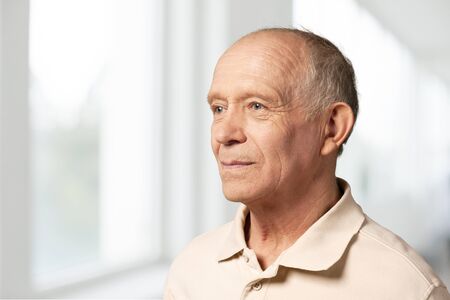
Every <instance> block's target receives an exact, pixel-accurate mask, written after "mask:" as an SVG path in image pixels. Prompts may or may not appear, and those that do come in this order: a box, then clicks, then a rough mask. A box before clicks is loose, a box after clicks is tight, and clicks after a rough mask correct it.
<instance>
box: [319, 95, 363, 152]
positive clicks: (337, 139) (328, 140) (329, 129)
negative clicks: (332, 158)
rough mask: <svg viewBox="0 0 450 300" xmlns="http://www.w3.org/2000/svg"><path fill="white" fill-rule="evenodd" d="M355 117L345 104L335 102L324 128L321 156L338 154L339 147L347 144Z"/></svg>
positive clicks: (329, 111)
mask: <svg viewBox="0 0 450 300" xmlns="http://www.w3.org/2000/svg"><path fill="white" fill-rule="evenodd" d="M354 123H355V117H354V116H353V112H352V109H351V108H350V106H349V105H348V104H347V103H345V102H335V103H333V104H332V105H331V106H330V109H329V110H328V113H327V114H326V119H325V126H324V140H323V145H322V149H321V151H320V154H321V155H324V156H325V155H329V154H332V153H334V152H336V153H337V152H338V150H339V147H340V146H341V145H342V144H343V143H345V141H346V140H347V138H348V136H349V135H350V133H351V131H352V128H353V124H354Z"/></svg>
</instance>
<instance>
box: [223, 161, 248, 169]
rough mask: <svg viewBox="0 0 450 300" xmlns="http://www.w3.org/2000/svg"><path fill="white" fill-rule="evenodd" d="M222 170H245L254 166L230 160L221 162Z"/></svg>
mask: <svg viewBox="0 0 450 300" xmlns="http://www.w3.org/2000/svg"><path fill="white" fill-rule="evenodd" d="M220 163H221V164H222V168H224V169H239V168H245V167H248V166H251V165H253V164H254V162H250V161H238V160H231V161H221V162H220Z"/></svg>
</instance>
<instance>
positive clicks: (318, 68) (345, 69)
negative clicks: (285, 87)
mask: <svg viewBox="0 0 450 300" xmlns="http://www.w3.org/2000/svg"><path fill="white" fill-rule="evenodd" d="M259 32H273V33H276V32H285V33H289V34H293V35H295V36H296V37H298V38H299V39H300V41H302V42H303V43H304V45H305V50H306V55H305V57H302V59H303V61H304V62H305V66H303V68H302V70H304V71H303V74H302V75H303V76H302V78H301V79H302V80H301V82H298V81H295V82H294V83H293V85H294V86H293V87H292V89H293V91H296V92H294V93H295V94H297V96H300V95H301V96H300V97H301V98H303V99H308V101H306V102H304V105H305V111H306V118H307V119H314V118H315V117H317V116H318V115H320V114H321V113H322V112H324V111H325V110H326V108H327V107H328V106H329V105H331V104H332V103H334V102H345V103H347V104H348V105H349V106H350V108H351V109H352V112H353V116H354V118H355V121H356V117H357V116H358V110H359V104H358V93H357V90H356V80H355V72H354V70H353V66H352V63H351V62H350V60H349V59H348V58H347V57H345V56H344V55H343V54H342V52H341V51H340V50H339V49H338V48H337V47H336V46H335V45H334V44H333V43H332V42H330V41H329V40H328V39H326V38H323V37H321V36H319V35H317V34H314V33H313V32H311V31H304V30H299V29H291V28H266V29H261V30H258V31H256V32H254V33H259ZM350 134H351V132H350ZM350 134H349V136H350ZM349 136H348V137H349ZM348 137H347V139H346V140H345V141H344V143H345V142H347V140H348ZM343 150H344V148H343V145H341V146H340V148H339V150H338V155H341V154H342V152H343Z"/></svg>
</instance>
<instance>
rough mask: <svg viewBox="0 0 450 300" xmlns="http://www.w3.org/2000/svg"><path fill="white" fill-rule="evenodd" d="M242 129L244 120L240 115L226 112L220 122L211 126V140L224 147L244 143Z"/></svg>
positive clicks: (245, 137) (244, 137)
mask: <svg viewBox="0 0 450 300" xmlns="http://www.w3.org/2000/svg"><path fill="white" fill-rule="evenodd" d="M243 127H244V120H243V119H242V117H241V116H240V114H239V113H237V112H235V111H228V112H227V113H226V115H225V116H224V117H223V118H222V119H221V120H220V121H218V122H216V123H214V124H213V126H212V136H213V139H214V140H215V141H216V142H217V143H219V144H222V145H226V146H231V145H234V144H242V143H245V141H246V140H247V136H246V135H245V132H244V128H243Z"/></svg>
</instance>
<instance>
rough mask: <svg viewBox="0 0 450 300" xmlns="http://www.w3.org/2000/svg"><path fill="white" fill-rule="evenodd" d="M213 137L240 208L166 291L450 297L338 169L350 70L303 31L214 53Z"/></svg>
mask: <svg viewBox="0 0 450 300" xmlns="http://www.w3.org/2000/svg"><path fill="white" fill-rule="evenodd" d="M208 102H209V104H210V106H211V110H212V113H213V115H214V120H213V123H212V128H211V144H212V149H213V152H214V155H215V157H216V159H217V163H218V167H219V172H220V176H221V180H222V187H223V192H224V194H225V197H226V198H227V199H228V200H230V201H234V202H241V203H242V204H241V205H240V207H239V209H238V211H237V214H236V217H235V218H234V220H233V221H232V222H230V223H227V224H225V225H223V226H221V227H219V228H218V229H215V230H213V231H210V232H207V233H205V234H202V235H200V236H198V237H196V238H195V239H194V240H193V241H192V242H191V243H190V244H189V245H188V246H187V247H186V249H185V250H184V251H183V252H182V253H181V254H180V255H179V256H178V257H177V258H176V259H175V261H174V262H173V264H172V266H171V269H170V272H169V276H168V279H167V282H166V287H165V292H164V299H175V300H181V299H193V300H201V299H205V300H206V299H207V300H220V299H224V300H225V299H226V300H231V299H417V300H419V299H450V296H449V294H448V291H447V289H446V287H445V286H444V284H443V283H442V282H441V280H439V278H438V277H437V276H436V275H435V274H434V273H433V271H432V270H431V268H430V267H429V266H428V265H427V264H426V263H425V261H424V260H423V259H422V258H421V257H420V256H419V255H418V254H417V253H416V252H415V251H414V250H413V249H411V247H410V246H408V245H407V244H406V243H405V242H404V241H403V240H402V239H400V238H399V237H398V236H396V235H394V234H393V233H391V232H389V231H388V230H386V229H384V228H383V227H381V226H380V225H378V224H377V223H375V222H374V221H372V220H371V219H370V218H369V217H367V216H366V215H365V214H364V213H363V211H362V210H361V208H360V207H359V206H358V204H356V202H355V201H354V200H353V198H352V194H351V191H350V186H349V184H348V183H346V182H345V181H344V180H342V179H339V178H336V176H335V169H336V160H337V157H338V156H339V154H340V153H341V152H342V149H343V148H342V147H343V144H344V143H345V142H346V140H347V139H348V137H349V136H350V134H351V132H352V128H353V125H354V123H355V119H356V116H357V113H358V98H357V92H356V88H355V76H354V71H353V68H352V66H351V63H350V62H349V60H347V59H346V58H345V57H344V56H343V55H342V53H341V52H340V51H339V50H338V49H337V48H336V47H335V46H334V45H333V44H332V43H331V42H329V41H328V40H326V39H324V38H322V37H319V36H317V35H315V34H313V33H311V32H305V31H301V30H296V29H278V28H273V29H264V30H260V31H257V32H254V33H251V34H249V35H246V36H244V37H243V38H241V39H240V40H238V41H237V42H236V43H235V44H233V45H232V46H231V47H230V48H229V49H228V50H227V51H226V52H225V53H224V54H223V55H222V57H221V58H220V60H219V62H218V63H217V66H216V69H215V72H214V78H213V81H212V85H211V89H210V91H209V95H208Z"/></svg>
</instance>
